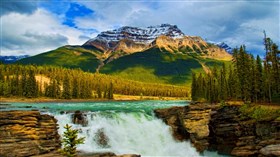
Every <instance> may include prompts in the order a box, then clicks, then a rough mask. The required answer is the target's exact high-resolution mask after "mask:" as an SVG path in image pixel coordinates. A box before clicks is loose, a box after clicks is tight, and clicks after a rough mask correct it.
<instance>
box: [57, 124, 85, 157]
mask: <svg viewBox="0 0 280 157" xmlns="http://www.w3.org/2000/svg"><path fill="white" fill-rule="evenodd" d="M64 128H65V131H64V133H63V138H62V145H63V149H62V150H61V153H62V154H63V155H66V156H67V157H76V156H77V150H76V149H77V145H79V144H83V143H84V141H85V138H84V137H83V138H78V130H76V129H72V126H70V125H68V124H66V125H65V126H64Z"/></svg>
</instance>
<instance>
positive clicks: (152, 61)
mask: <svg viewBox="0 0 280 157" xmlns="http://www.w3.org/2000/svg"><path fill="white" fill-rule="evenodd" d="M114 53H121V52H114ZM103 57H104V55H103V53H102V52H101V51H100V50H98V49H97V48H94V47H81V46H63V47H60V48H58V49H56V50H52V51H49V52H45V53H42V54H39V55H36V56H33V57H29V58H25V59H22V60H19V61H18V62H17V63H19V64H35V65H53V66H61V67H67V68H73V69H76V68H80V69H82V70H83V71H89V72H95V71H96V69H97V68H98V66H99V65H100V64H101V63H102V59H104V58H103ZM103 62H104V63H105V65H104V66H102V67H101V68H100V69H99V72H100V73H104V74H110V75H114V76H119V77H121V78H125V79H130V80H136V81H141V82H150V83H160V84H172V85H190V83H191V72H192V71H195V72H202V73H204V70H205V67H206V68H208V67H211V66H213V65H221V64H222V63H223V62H224V61H218V60H214V59H204V58H202V57H201V56H200V55H199V54H198V53H195V52H193V53H180V52H177V53H170V52H167V51H165V50H160V49H158V48H151V49H149V50H147V51H144V52H138V53H133V54H130V55H126V56H123V57H120V58H118V59H115V60H113V61H111V62H108V63H107V60H104V61H103ZM202 65H204V69H203V67H202Z"/></svg>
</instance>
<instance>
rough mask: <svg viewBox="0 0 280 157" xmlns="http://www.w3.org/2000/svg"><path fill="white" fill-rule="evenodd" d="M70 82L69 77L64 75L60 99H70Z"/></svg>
mask: <svg viewBox="0 0 280 157" xmlns="http://www.w3.org/2000/svg"><path fill="white" fill-rule="evenodd" d="M71 89H72V88H71V82H70V77H69V75H68V74H67V75H65V77H64V79H63V92H62V97H63V98H64V99H71V98H72V93H71V91H72V90H71Z"/></svg>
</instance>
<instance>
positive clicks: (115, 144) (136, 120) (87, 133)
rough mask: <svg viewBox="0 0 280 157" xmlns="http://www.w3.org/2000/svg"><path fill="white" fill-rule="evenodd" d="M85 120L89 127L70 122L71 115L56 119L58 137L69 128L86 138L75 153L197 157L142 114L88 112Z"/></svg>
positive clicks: (188, 145) (188, 147) (163, 125)
mask: <svg viewBox="0 0 280 157" xmlns="http://www.w3.org/2000/svg"><path fill="white" fill-rule="evenodd" d="M86 116H87V119H88V125H87V126H81V125H75V124H73V123H72V122H71V114H61V115H60V114H57V115H55V118H56V119H58V123H59V128H60V129H59V133H60V134H61V135H62V134H63V131H64V129H63V126H65V125H66V124H71V125H72V126H73V127H74V128H76V129H79V130H80V132H79V137H86V140H85V143H84V144H82V145H80V146H79V147H78V150H81V151H85V152H114V153H116V154H129V153H133V154H141V155H142V156H189V157H196V156H200V155H199V153H197V152H196V150H195V149H194V148H193V147H191V145H190V143H189V142H178V141H176V140H175V139H174V138H173V137H172V133H171V130H170V127H169V126H167V125H166V124H164V123H163V122H162V121H161V120H159V119H157V118H155V117H154V116H153V115H148V114H146V113H145V112H130V113H125V112H114V111H106V112H87V113H86ZM100 141H101V142H100ZM104 141H105V142H104ZM100 143H101V144H100Z"/></svg>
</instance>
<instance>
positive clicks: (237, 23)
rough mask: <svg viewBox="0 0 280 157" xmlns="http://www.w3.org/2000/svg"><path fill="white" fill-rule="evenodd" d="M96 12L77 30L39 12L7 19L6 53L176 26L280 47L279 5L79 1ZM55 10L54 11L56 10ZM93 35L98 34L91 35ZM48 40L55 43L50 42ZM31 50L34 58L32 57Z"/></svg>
mask: <svg viewBox="0 0 280 157" xmlns="http://www.w3.org/2000/svg"><path fill="white" fill-rule="evenodd" d="M77 3H80V4H82V5H85V6H86V7H87V8H90V9H92V10H93V11H94V13H93V14H89V15H88V16H84V17H76V18H75V19H74V22H75V24H76V26H77V27H78V28H71V27H68V26H65V25H62V24H61V23H62V22H63V21H62V19H63V17H64V16H65V15H63V13H61V14H59V15H58V14H52V13H51V12H50V11H51V10H49V11H46V10H43V9H40V8H39V9H37V11H35V12H33V14H29V15H27V14H24V15H22V14H18V13H10V14H6V15H4V16H3V17H2V27H3V30H2V39H4V40H5V41H4V42H3V43H4V44H3V46H2V53H5V54H11V52H13V53H29V54H30V53H31V54H35V53H40V52H43V51H46V50H51V49H54V48H57V47H58V46H62V45H63V44H75V45H77V44H83V43H84V42H85V41H86V40H87V39H88V37H91V38H93V37H95V36H96V35H97V34H98V33H99V32H101V31H106V30H110V29H115V28H118V27H121V26H125V25H129V26H139V27H146V26H150V25H158V24H162V23H171V24H176V25H178V27H179V28H180V29H181V30H182V31H183V32H184V33H185V34H187V35H197V36H201V37H202V38H207V39H208V40H212V41H225V42H227V43H228V44H229V45H230V46H232V47H236V46H240V45H241V44H246V45H247V48H248V49H253V50H259V51H260V52H262V38H263V34H262V31H263V30H266V31H267V34H268V36H269V37H271V38H272V39H273V41H274V42H278V44H279V38H280V36H279V32H280V30H279V16H280V15H279V12H280V11H279V3H280V2H279V1H275V2H272V1H269V2H261V1H260V2H256V1H255V2H250V1H245V0H244V1H223V2H217V1H215V2H211V1H191V2H188V1H176V2H172V1H152V2H149V1H147V2H144V1H131V2H125V1H121V2H117V1H95V2H94V1H92V2H90V1H79V2H77ZM53 5H54V8H53V9H55V4H53ZM91 29H95V30H97V32H94V33H92V31H90V30H91ZM48 40H51V41H54V42H48ZM30 50H32V52H30Z"/></svg>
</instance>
